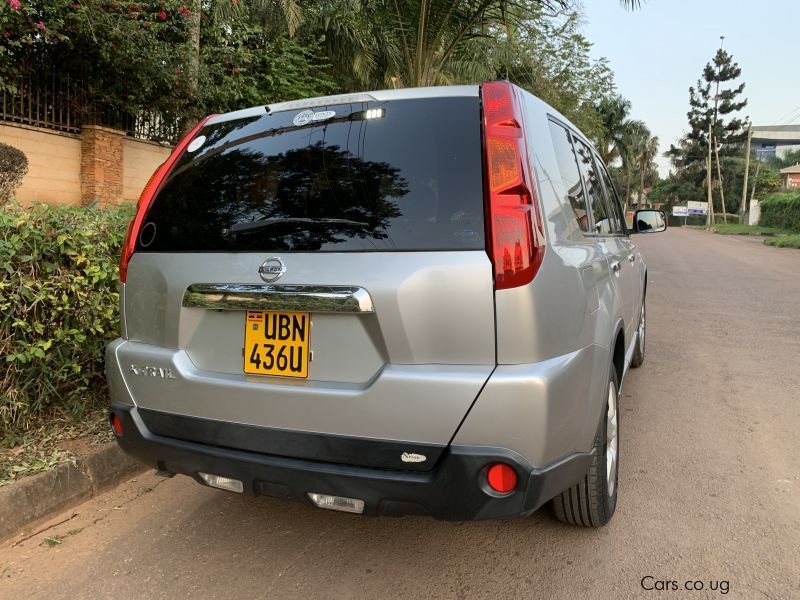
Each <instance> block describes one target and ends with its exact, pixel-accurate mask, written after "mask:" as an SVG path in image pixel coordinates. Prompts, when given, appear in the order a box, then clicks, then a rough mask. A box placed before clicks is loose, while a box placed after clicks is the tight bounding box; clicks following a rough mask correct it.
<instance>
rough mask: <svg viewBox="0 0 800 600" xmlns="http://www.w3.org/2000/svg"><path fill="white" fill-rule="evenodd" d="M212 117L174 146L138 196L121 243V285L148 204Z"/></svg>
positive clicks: (126, 274)
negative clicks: (133, 212)
mask: <svg viewBox="0 0 800 600" xmlns="http://www.w3.org/2000/svg"><path fill="white" fill-rule="evenodd" d="M214 116H216V115H209V116H207V117H206V118H205V119H203V120H202V121H200V122H199V123H198V124H197V126H196V127H195V128H194V129H192V130H191V131H190V132H189V134H188V135H187V136H186V137H185V138H183V139H182V140H181V141H180V142H179V143H178V145H177V146H175V149H174V150H173V151H172V153H171V154H170V155H169V157H168V158H167V160H165V161H164V162H163V163H162V164H161V165H159V167H158V168H157V169H156V170H155V173H153V174H152V175H151V176H150V179H149V180H148V181H147V185H145V186H144V189H143V190H142V194H141V196H139V201H138V202H137V203H136V214H135V215H134V217H133V219H132V220H131V222H130V224H129V225H128V232H127V233H126V234H125V241H124V242H123V243H122V254H121V256H120V259H119V280H120V281H121V282H122V283H125V280H126V279H127V277H128V262H129V261H130V259H131V256H133V249H134V248H135V247H136V238H137V237H139V230H140V229H141V227H142V221H143V220H144V216H145V215H146V214H147V211H148V209H149V208H150V204H152V202H153V198H155V196H156V192H158V189H159V188H160V187H161V184H162V183H163V181H164V179H166V178H167V175H168V174H169V172H170V171H171V170H172V167H173V165H174V164H175V163H176V162H178V159H179V158H180V157H181V155H182V154H183V151H184V150H186V146H188V145H189V142H191V141H192V139H193V138H194V136H195V135H197V132H198V131H200V130H201V129H202V128H203V126H204V125H205V124H206V121H208V120H209V119H210V118H211V117H214Z"/></svg>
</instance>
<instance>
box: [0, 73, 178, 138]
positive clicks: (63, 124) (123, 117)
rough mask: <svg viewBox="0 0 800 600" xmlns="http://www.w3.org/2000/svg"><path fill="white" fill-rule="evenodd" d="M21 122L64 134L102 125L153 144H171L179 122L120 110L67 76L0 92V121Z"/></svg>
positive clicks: (30, 80) (34, 80)
mask: <svg viewBox="0 0 800 600" xmlns="http://www.w3.org/2000/svg"><path fill="white" fill-rule="evenodd" d="M3 121H5V122H10V123H21V124H24V125H33V126H34V127H43V128H46V129H53V130H55V131H63V132H66V133H80V130H81V127H82V126H84V125H104V126H106V127H113V128H115V129H121V130H123V131H125V133H127V134H128V135H130V136H132V137H135V138H138V139H142V140H150V141H154V142H164V143H169V144H174V143H175V141H176V140H177V138H178V134H179V132H180V120H179V119H177V118H174V117H168V116H165V115H161V114H159V113H155V112H151V111H147V110H138V111H136V112H135V113H131V112H127V111H123V110H120V109H119V108H117V107H114V106H112V105H109V104H107V103H103V102H99V101H97V100H96V99H95V98H92V97H91V96H90V94H89V93H87V92H86V90H85V89H84V87H83V86H82V85H81V83H80V82H78V81H74V80H70V78H69V77H64V78H62V79H58V78H56V77H52V78H50V79H43V78H41V77H29V78H27V79H25V80H23V81H21V82H19V83H18V85H17V89H16V91H15V92H8V91H3V92H2V102H1V103H0V122H3Z"/></svg>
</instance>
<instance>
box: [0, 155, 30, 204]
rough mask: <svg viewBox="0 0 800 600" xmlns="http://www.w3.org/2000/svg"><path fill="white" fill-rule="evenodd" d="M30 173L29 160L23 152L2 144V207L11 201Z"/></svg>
mask: <svg viewBox="0 0 800 600" xmlns="http://www.w3.org/2000/svg"><path fill="white" fill-rule="evenodd" d="M27 172H28V159H27V157H26V156H25V154H24V153H23V152H22V150H18V149H17V148H14V146H9V145H8V144H3V143H0V206H3V205H4V204H5V203H6V202H8V201H9V200H11V198H12V196H13V195H14V192H16V191H17V188H18V187H19V184H21V183H22V178H23V177H25V174H26V173H27Z"/></svg>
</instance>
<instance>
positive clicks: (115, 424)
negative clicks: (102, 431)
mask: <svg viewBox="0 0 800 600" xmlns="http://www.w3.org/2000/svg"><path fill="white" fill-rule="evenodd" d="M111 429H113V430H114V435H115V436H117V437H122V421H120V420H119V417H118V416H117V415H114V414H112V415H111Z"/></svg>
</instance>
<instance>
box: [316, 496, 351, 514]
mask: <svg viewBox="0 0 800 600" xmlns="http://www.w3.org/2000/svg"><path fill="white" fill-rule="evenodd" d="M308 497H309V498H310V499H311V501H312V502H313V503H314V504H316V505H317V506H318V507H319V508H327V509H329V510H341V511H342V512H349V513H357V514H361V513H363V512H364V501H363V500H358V499H356V498H343V497H342V496H328V495H327V494H315V493H313V492H308Z"/></svg>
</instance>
